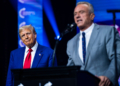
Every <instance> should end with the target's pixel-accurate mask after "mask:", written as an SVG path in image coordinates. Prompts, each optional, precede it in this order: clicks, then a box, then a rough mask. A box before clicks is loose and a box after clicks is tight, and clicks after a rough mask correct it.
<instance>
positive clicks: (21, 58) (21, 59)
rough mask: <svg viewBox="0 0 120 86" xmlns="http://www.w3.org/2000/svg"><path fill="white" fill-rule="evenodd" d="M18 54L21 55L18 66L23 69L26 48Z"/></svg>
mask: <svg viewBox="0 0 120 86" xmlns="http://www.w3.org/2000/svg"><path fill="white" fill-rule="evenodd" d="M18 53H19V57H18V65H19V68H20V69H22V68H23V60H24V53H25V47H24V48H22V49H21V50H20V51H19V52H18Z"/></svg>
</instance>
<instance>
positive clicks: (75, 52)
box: [73, 33, 83, 65]
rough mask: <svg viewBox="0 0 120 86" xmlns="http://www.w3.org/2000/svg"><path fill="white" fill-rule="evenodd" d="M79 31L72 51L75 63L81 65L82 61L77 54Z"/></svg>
mask: <svg viewBox="0 0 120 86" xmlns="http://www.w3.org/2000/svg"><path fill="white" fill-rule="evenodd" d="M79 37H80V33H79V34H78V36H77V37H76V40H75V42H76V43H75V51H74V52H73V57H74V59H75V65H83V64H82V63H83V62H82V60H81V59H80V56H79V51H78V48H79V41H80V38H79Z"/></svg>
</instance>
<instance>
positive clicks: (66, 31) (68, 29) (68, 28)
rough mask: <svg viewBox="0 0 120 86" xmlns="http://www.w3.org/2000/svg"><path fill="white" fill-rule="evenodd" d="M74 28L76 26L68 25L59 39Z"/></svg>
mask: <svg viewBox="0 0 120 86" xmlns="http://www.w3.org/2000/svg"><path fill="white" fill-rule="evenodd" d="M75 28H76V24H75V23H72V24H68V25H67V28H66V29H65V30H64V31H63V32H62V33H61V34H60V38H61V37H63V36H64V35H65V34H67V33H69V32H72V31H73V30H74V29H75Z"/></svg>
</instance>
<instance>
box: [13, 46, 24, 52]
mask: <svg viewBox="0 0 120 86" xmlns="http://www.w3.org/2000/svg"><path fill="white" fill-rule="evenodd" d="M24 49H25V47H20V48H17V49H15V50H12V51H11V52H19V51H21V50H24Z"/></svg>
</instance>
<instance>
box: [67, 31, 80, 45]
mask: <svg viewBox="0 0 120 86" xmlns="http://www.w3.org/2000/svg"><path fill="white" fill-rule="evenodd" d="M79 35H80V33H78V34H76V35H75V36H74V37H73V38H71V39H70V40H69V41H68V42H67V44H69V43H74V42H75V41H76V40H78V37H79Z"/></svg>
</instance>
